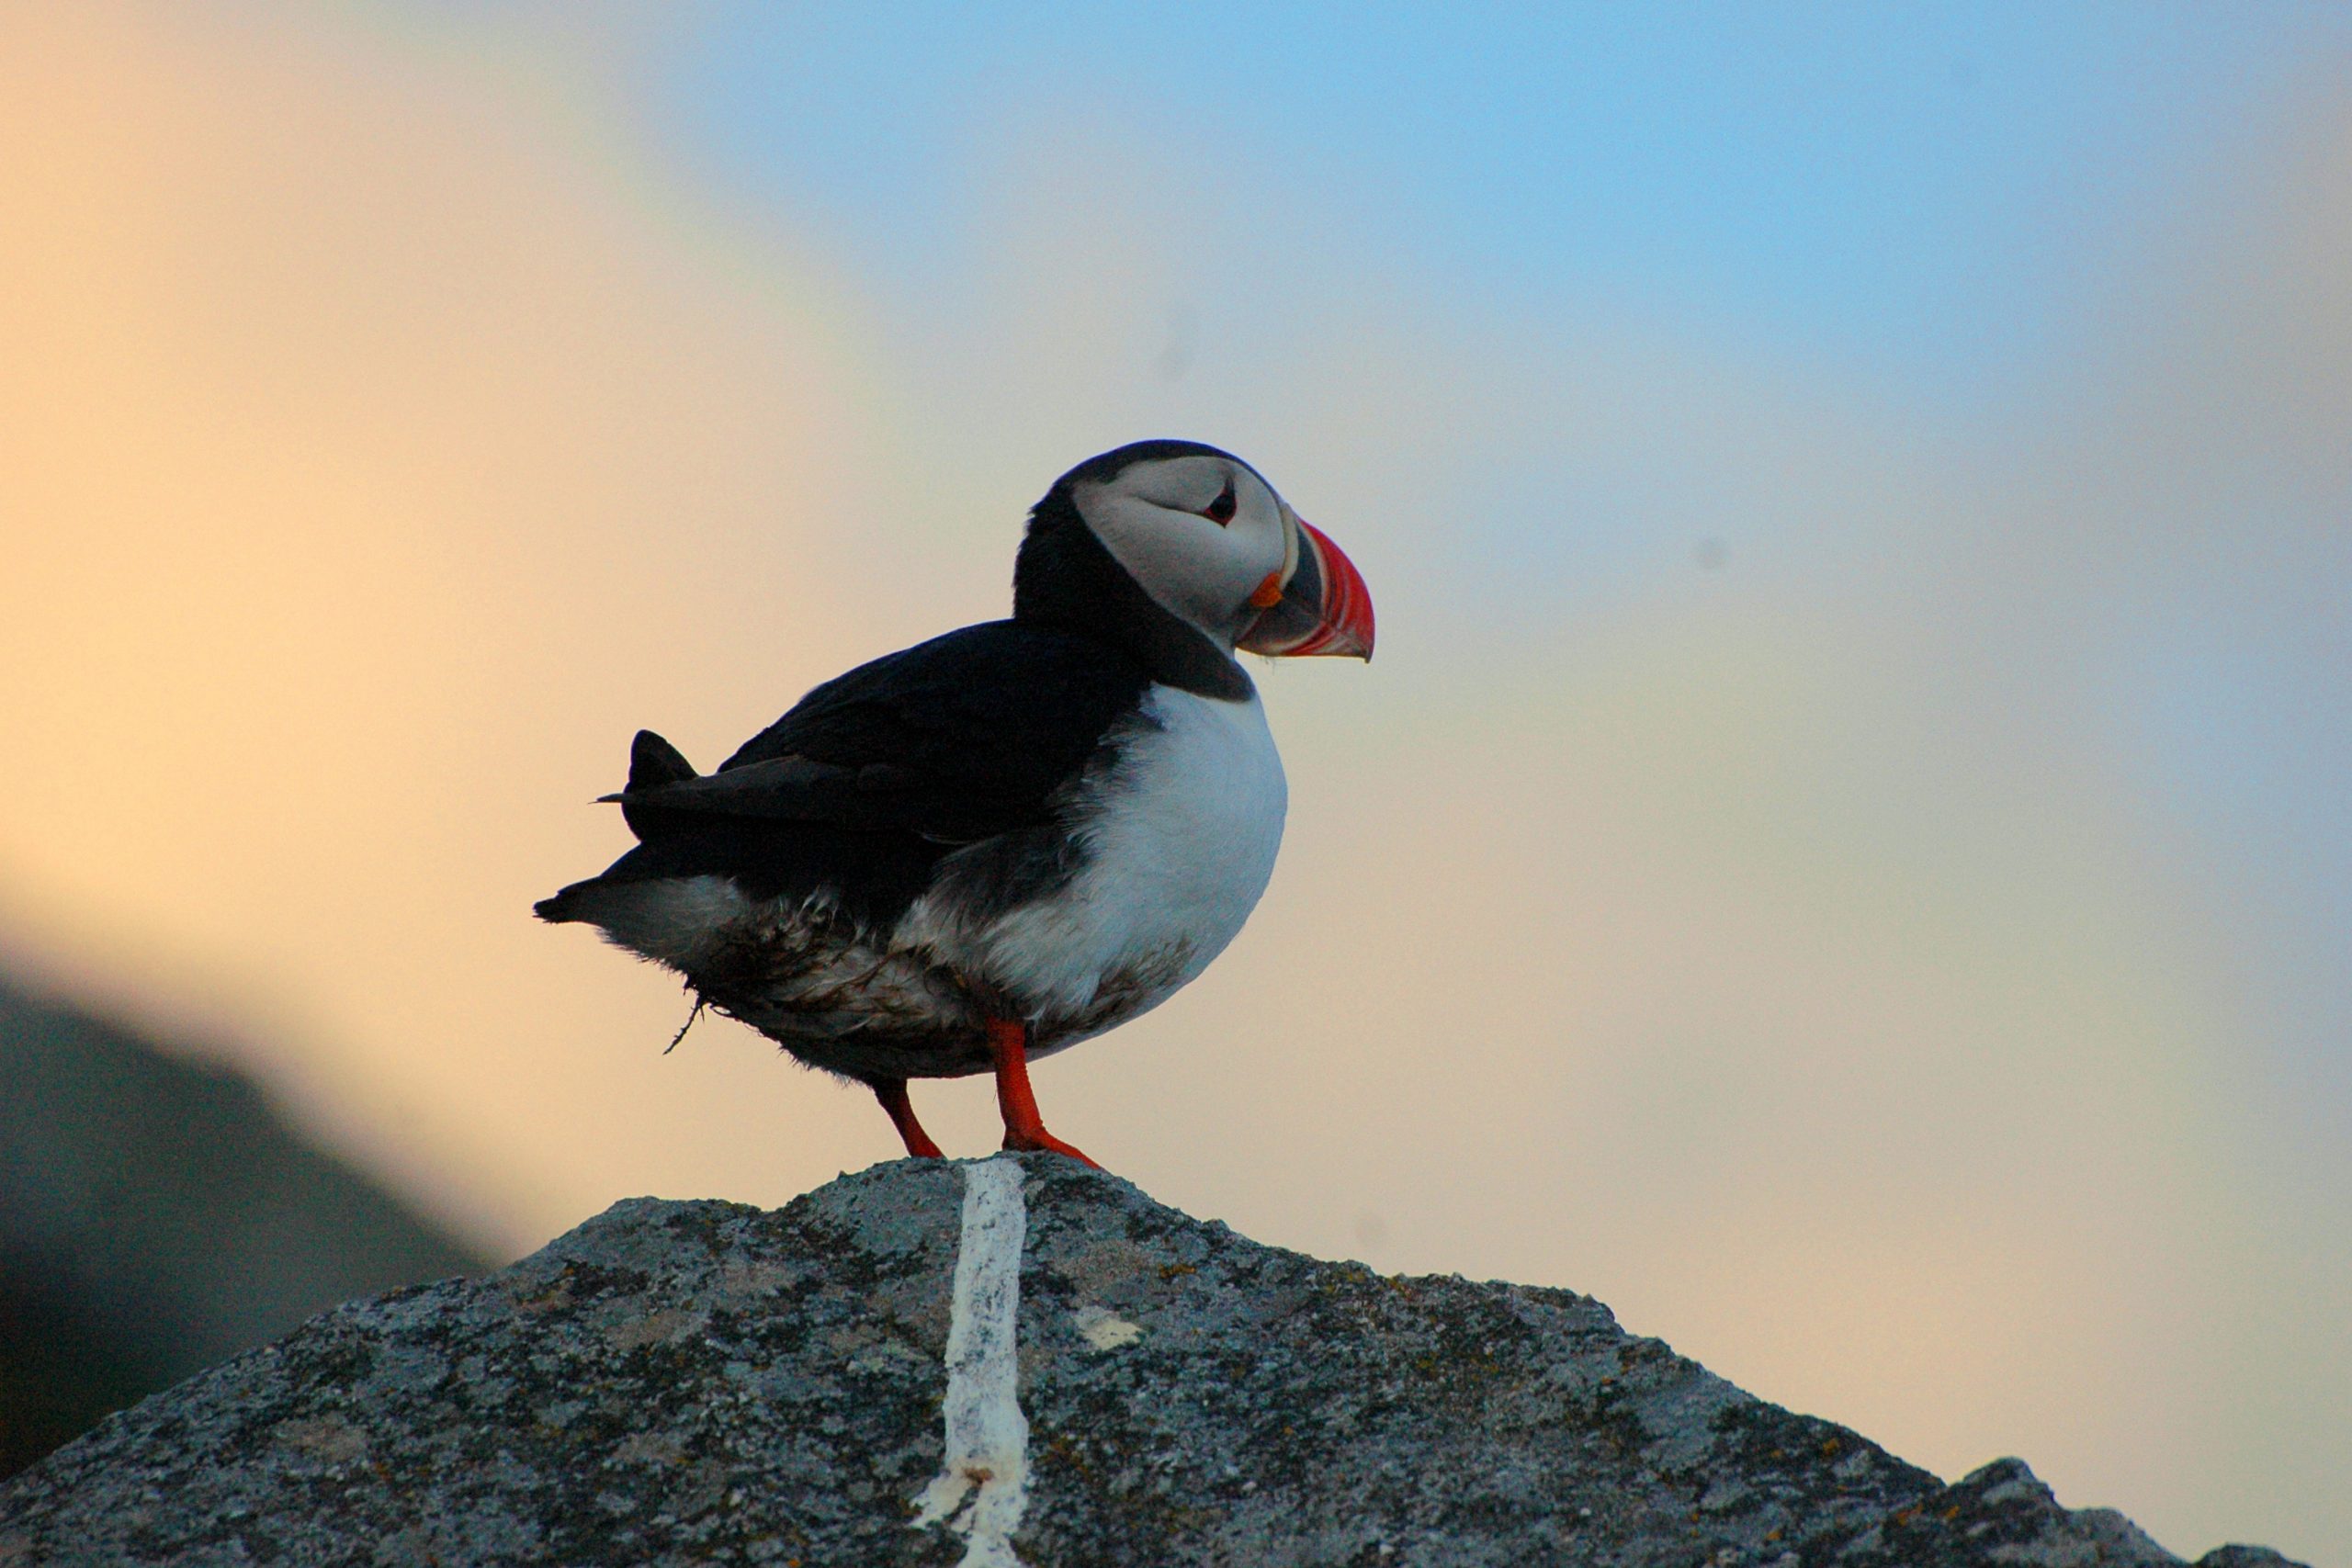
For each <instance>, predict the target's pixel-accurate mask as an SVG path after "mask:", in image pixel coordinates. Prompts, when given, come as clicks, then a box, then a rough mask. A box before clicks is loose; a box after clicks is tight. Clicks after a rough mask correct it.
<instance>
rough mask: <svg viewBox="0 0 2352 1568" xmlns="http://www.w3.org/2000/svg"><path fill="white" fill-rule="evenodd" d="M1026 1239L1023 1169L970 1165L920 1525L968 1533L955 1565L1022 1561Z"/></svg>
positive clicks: (1004, 1565)
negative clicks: (937, 1464)
mask: <svg viewBox="0 0 2352 1568" xmlns="http://www.w3.org/2000/svg"><path fill="white" fill-rule="evenodd" d="M1028 1236H1029V1210H1028V1207H1027V1205H1026V1204H1025V1203H1024V1202H1023V1200H1022V1196H1021V1166H1020V1164H1019V1162H1017V1161H1014V1160H1010V1159H1001V1158H1000V1159H990V1160H983V1161H981V1162H980V1163H979V1164H978V1165H969V1166H966V1167H965V1168H964V1236H963V1240H962V1242H961V1244H960V1245H959V1247H958V1248H957V1250H956V1295H955V1300H954V1303H953V1305H952V1307H951V1313H950V1316H949V1318H948V1320H947V1409H946V1416H947V1423H946V1425H947V1444H946V1446H947V1454H946V1461H945V1464H944V1468H943V1469H942V1470H941V1471H940V1472H939V1476H938V1478H937V1479H936V1480H934V1481H933V1482H932V1483H931V1484H930V1485H929V1486H926V1487H924V1488H923V1492H922V1497H921V1498H920V1499H918V1501H919V1502H920V1504H921V1507H920V1510H919V1511H918V1512H917V1513H916V1515H915V1520H914V1522H915V1526H916V1528H917V1529H922V1528H924V1527H927V1526H931V1525H938V1524H944V1525H945V1526H946V1527H947V1528H948V1529H952V1530H956V1531H958V1532H959V1533H961V1534H962V1535H963V1537H964V1538H965V1541H966V1543H967V1544H966V1546H965V1548H964V1556H963V1559H962V1561H961V1562H960V1563H959V1565H958V1568H1019V1565H1020V1562H1021V1559H1020V1558H1018V1557H1016V1556H1014V1555H1013V1553H1012V1532H1013V1531H1014V1530H1015V1529H1019V1528H1020V1526H1021V1513H1022V1510H1023V1508H1024V1507H1026V1506H1028V1502H1029V1421H1028V1418H1027V1417H1026V1416H1023V1415H1022V1414H1021V1396H1020V1393H1019V1391H1018V1390H1017V1389H1016V1387H1015V1385H1014V1379H1015V1377H1016V1375H1017V1374H1018V1371H1019V1359H1018V1357H1017V1355H1016V1353H1015V1350H1016V1347H1015V1340H1014V1337H1015V1334H1016V1333H1017V1323H1018V1319H1019V1317H1020V1315H1021V1251H1022V1247H1023V1245H1024V1244H1025V1243H1026V1242H1027V1240H1028ZM967 1499H968V1505H967Z"/></svg>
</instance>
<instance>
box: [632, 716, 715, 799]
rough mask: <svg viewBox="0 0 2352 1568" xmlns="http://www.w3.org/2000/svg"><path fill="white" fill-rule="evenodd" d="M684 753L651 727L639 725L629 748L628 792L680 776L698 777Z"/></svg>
mask: <svg viewBox="0 0 2352 1568" xmlns="http://www.w3.org/2000/svg"><path fill="white" fill-rule="evenodd" d="M698 776H699V775H698V774H696V773H695V765H694V764H693V763H692V762H689V761H686V758H685V753H684V752H682V751H680V750H678V749H677V748H676V747H675V746H673V745H671V744H670V743H669V742H668V741H667V740H664V739H662V738H661V737H660V736H658V735H656V734H654V733H653V731H651V730H650V729H640V730H639V731H638V732H637V739H635V740H633V741H631V742H629V748H628V793H629V794H631V795H639V794H642V793H643V792H644V791H646V790H650V789H660V788H661V787H662V785H663V784H676V783H678V782H679V781H680V780H681V779H691V778H695V777H698Z"/></svg>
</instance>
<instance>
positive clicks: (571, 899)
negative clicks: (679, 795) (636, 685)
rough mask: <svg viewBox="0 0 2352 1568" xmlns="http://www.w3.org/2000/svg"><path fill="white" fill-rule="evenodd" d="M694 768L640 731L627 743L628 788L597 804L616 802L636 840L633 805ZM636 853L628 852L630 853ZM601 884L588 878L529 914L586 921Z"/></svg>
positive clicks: (641, 829)
mask: <svg viewBox="0 0 2352 1568" xmlns="http://www.w3.org/2000/svg"><path fill="white" fill-rule="evenodd" d="M699 776H700V775H698V774H697V773H695V765H694V764H693V763H692V762H689V761H686V758H685V753H684V752H683V751H680V750H678V749H677V748H676V747H675V746H673V745H671V744H670V743H669V742H668V741H667V740H664V739H662V738H661V737H660V736H658V735H656V734H654V733H653V731H651V730H650V729H640V730H639V731H638V732H637V739H635V740H632V741H630V742H629V748H628V787H627V788H626V789H624V790H623V791H622V792H621V793H620V794H618V795H599V796H597V798H598V799H599V800H600V801H618V802H620V807H621V816H622V817H623V818H625V819H626V820H627V821H628V827H629V831H630V832H632V833H635V834H636V835H637V836H638V837H639V839H643V838H644V837H645V826H644V824H643V822H641V821H640V820H639V815H638V807H637V805H636V802H637V801H638V800H639V799H641V798H642V797H643V796H645V795H650V794H651V793H653V792H654V791H656V790H659V789H663V788H666V787H667V786H669V785H671V784H678V783H680V782H682V781H684V780H686V779H691V778H696V777H699ZM630 853H631V854H634V853H635V851H631V852H630ZM628 858H629V857H628V855H624V856H622V857H621V860H620V861H619V862H616V863H615V864H614V865H613V866H610V867H608V868H606V872H605V875H607V876H609V875H610V874H612V873H613V872H614V871H616V870H619V869H620V868H621V867H622V866H623V865H626V864H627V863H628ZM604 885H605V877H602V876H592V877H590V878H589V879H588V880H587V881H585V882H575V883H573V884H572V885H571V886H569V887H567V888H565V889H563V890H562V891H561V892H560V893H558V894H557V895H556V896H555V897H552V898H542V899H540V900H539V901H538V902H537V903H536V904H534V905H532V906H531V912H532V913H534V914H536V915H537V916H538V917H539V919H543V920H553V921H563V920H579V919H589V918H590V917H589V916H588V915H587V914H585V913H583V908H584V907H585V904H586V901H587V897H588V895H590V893H591V891H592V890H593V889H595V888H598V887H601V886H604Z"/></svg>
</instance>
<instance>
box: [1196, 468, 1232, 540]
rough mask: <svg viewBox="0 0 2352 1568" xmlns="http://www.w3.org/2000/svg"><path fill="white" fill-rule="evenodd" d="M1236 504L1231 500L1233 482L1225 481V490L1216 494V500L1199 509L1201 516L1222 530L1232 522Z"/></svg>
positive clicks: (1230, 480)
mask: <svg viewBox="0 0 2352 1568" xmlns="http://www.w3.org/2000/svg"><path fill="white" fill-rule="evenodd" d="M1236 504H1237V502H1235V501H1234V499H1233V480H1232V479H1227V480H1226V481H1225V488H1224V489H1223V490H1221V491H1217V492H1216V500H1215V501H1212V502H1209V503H1208V505H1206V506H1204V507H1203V508H1202V509H1201V515H1202V516H1204V517H1205V518H1207V519H1208V520H1209V521H1210V522H1212V523H1214V524H1216V525H1217V526H1218V527H1220V528H1222V527H1224V526H1225V525H1227V523H1230V522H1232V521H1233V509H1234V507H1235V505H1236Z"/></svg>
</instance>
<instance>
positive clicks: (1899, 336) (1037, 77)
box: [641, 5, 2352, 388]
mask: <svg viewBox="0 0 2352 1568" xmlns="http://www.w3.org/2000/svg"><path fill="white" fill-rule="evenodd" d="M2347 44H2352V13H2347V12H2346V11H2343V10H2342V9H2340V8H2331V7H2325V6H2260V5H2211V6H2127V5H2113V6H2079V5H2078V6H2044V5H2005V6H1989V5H1973V6H1920V5H1913V6H1860V5H1856V6H1642V7H1632V6H1526V7H1483V8H1468V7H1429V8H1422V9H1419V10H1416V9H1413V8H1407V7H1394V6H1387V7H1346V8H1341V7H1328V8H1301V7H1289V8H1276V9H1272V10H1269V9H1266V8H1261V7H1258V6H1220V5H1208V6H1155V7H1142V6H1123V7H1097V6H1023V7H1017V8H1008V7H980V6H923V7H840V8H833V9H831V10H827V11H823V12H821V13H820V12H818V11H815V10H813V9H811V8H804V7H795V8H784V7H776V8H730V9H727V10H723V11H719V12H716V13H713V14H711V15H710V16H709V17H708V18H707V20H706V22H705V24H704V25H703V26H701V27H700V28H696V29H694V30H693V31H692V32H690V33H682V34H681V35H679V36H678V37H676V38H674V39H671V40H669V41H668V43H667V44H666V46H665V47H663V48H662V49H660V50H658V51H655V52H654V53H653V54H652V55H651V56H650V58H649V59H648V60H647V62H645V65H644V68H643V77H642V81H641V91H642V92H643V93H644V94H645V101H646V108H647V113H648V117H649V123H650V126H651V127H652V130H653V134H654V135H655V136H656V137H657V138H658V139H659V140H660V141H661V142H662V144H663V146H664V149H665V151H666V152H669V153H670V155H671V156H673V158H675V159H676V160H678V161H679V164H681V166H682V168H683V169H684V171H685V172H687V173H689V174H690V175H694V176H698V177H699V178H701V179H703V180H706V181H707V182H708V183H709V185H710V186H711V188H712V189H713V191H714V193H716V194H718V196H719V197H720V199H722V200H729V199H731V200H743V201H751V202H773V203H775V204H778V206H780V207H781V208H782V209H786V211H788V212H789V214H790V216H791V217H792V219H793V220H795V221H796V222H800V223H813V224H816V225H818V226H819V227H820V228H821V229H823V230H827V231H831V234H832V235H833V236H834V237H836V238H837V240H838V242H839V243H842V244H843V245H844V246H846V247H847V248H848V250H849V251H850V252H851V254H854V255H855V256H857V257H858V258H859V259H860V261H861V262H862V263H863V264H864V265H865V268H866V276H867V277H868V279H869V281H873V282H877V283H880V284H882V285H884V286H885V287H888V286H890V285H892V284H896V285H897V286H899V287H900V288H912V289H918V290H919V289H921V288H924V287H926V286H927V285H929V284H930V283H932V282H933V281H935V279H936V277H937V276H938V275H939V274H941V273H944V272H947V271H951V270H953V269H952V266H950V265H944V264H943V263H942V261H941V259H940V252H941V251H942V250H943V249H944V250H945V251H946V252H949V253H951V254H952V253H953V252H954V251H955V249H956V247H957V246H958V245H959V244H965V243H969V241H970V239H971V230H972V227H973V223H974V219H975V209H976V206H977V204H978V202H980V201H981V200H982V199H984V197H983V195H982V193H985V192H986V191H988V190H989V188H990V187H991V185H992V183H993V182H992V180H991V178H990V175H991V174H992V173H993V169H992V166H991V165H992V161H994V160H996V159H999V158H1001V157H1002V156H1003V154H1004V148H1005V141H1006V139H1007V137H1008V135H1009V134H1010V133H1011V132H1012V130H1014V128H1024V129H1026V128H1034V127H1036V126H1038V125H1041V124H1044V125H1050V124H1052V123H1053V122H1055V121H1056V120H1057V119H1061V118H1067V120H1068V123H1069V125H1070V126H1071V127H1072V128H1073V132H1074V133H1077V134H1084V133H1085V132H1086V130H1087V129H1088V128H1089V127H1090V126H1091V125H1092V124H1094V123H1096V122H1097V120H1098V118H1100V119H1101V121H1103V122H1105V123H1111V124H1115V125H1118V126H1120V127H1121V128H1122V129H1123V130H1125V131H1126V132H1128V133H1130V134H1131V135H1132V136H1133V137H1134V138H1135V140H1136V141H1137V142H1139V143H1144V144H1148V145H1149V146H1151V147H1152V148H1153V149H1154V150H1155V152H1156V153H1157V154H1158V155H1159V156H1160V157H1163V158H1165V159H1166V160H1167V161H1168V163H1169V164H1172V165H1180V166H1181V165H1190V166H1198V167H1205V168H1211V169H1216V170H1219V171H1222V172H1224V173H1225V174H1226V175H1228V176H1231V175H1238V176H1239V177H1240V178H1241V179H1242V180H1243V181H1245V182H1252V181H1253V177H1254V183H1256V184H1257V185H1258V186H1260V188H1261V190H1263V191H1264V192H1265V193H1266V194H1267V196H1268V197H1269V199H1279V196H1280V193H1281V192H1283V191H1295V190H1297V189H1299V188H1301V187H1305V188H1307V189H1312V190H1314V191H1315V192H1316V193H1317V197H1318V199H1319V200H1320V201H1322V202H1323V203H1324V204H1325V205H1326V206H1327V207H1328V208H1329V209H1334V210H1337V211H1340V212H1341V213H1344V214H1345V219H1344V222H1345V224H1346V226H1347V228H1348V229H1350V230H1351V231H1352V232H1351V235H1350V238H1351V239H1352V240H1353V241H1354V242H1355V243H1360V244H1362V245H1363V246H1365V247H1368V248H1370V249H1371V250H1373V251H1375V252H1377V253H1380V254H1382V255H1383V256H1384V258H1385V259H1387V260H1390V261H1392V262H1394V261H1399V260H1401V261H1403V262H1405V263H1406V264H1408V265H1415V266H1418V267H1419V268H1420V269H1422V270H1423V271H1425V272H1426V273H1427V274H1428V275H1430V276H1432V277H1441V278H1442V279H1444V280H1445V282H1446V283H1447V284H1449V285H1451V286H1452V287H1454V288H1468V289H1477V290H1500V291H1506V292H1510V293H1516V294H1519V295H1522V296H1531V297H1540V296H1542V295H1543V294H1544V292H1546V291H1549V290H1557V289H1561V288H1577V289H1589V288H1602V289H1605V290H1611V291H1616V292H1620V293H1622V294H1623V295H1625V296H1627V297H1629V298H1632V299H1649V300H1654V301H1657V302H1660V303H1663V304H1666V305H1668V306H1669V307H1671V308H1679V309H1683V310H1706V311H1710V312H1713V313H1715V314H1717V315H1719V316H1721V317H1723V318H1724V319H1728V320H1736V321H1741V322H1744V323H1746V325H1747V328H1748V330H1751V331H1761V332H1769V333H1781V334H1783V335H1784V337H1785V338H1786V339H1787V340H1789V341H1790V342H1792V343H1801V344H1806V345H1809V346H1810V347H1811V348H1812V349H1814V350H1815V351H1826V352H1828V353H1831V354H1836V355H1844V356H1849V357H1851V358H1853V359H1856V360H1860V361H1861V362H1864V363H1866V364H1869V363H1878V364H1883V365H1884V366H1885V367H1887V368H1888V369H1889V370H1890V371H1892V372H1894V373H1895V374H1897V375H1899V376H1902V377H1904V378H1918V379H1919V380H1921V381H1924V382H1928V383H1931V384H1937V385H1941V386H1946V387H1958V388H1981V387H1982V386H1983V384H1984V383H1985V381H1986V380H1988V379H1989V380H1990V381H1991V382H1993V383H1994V384H1995V386H1996V387H1998V386H2000V385H2001V384H2003V383H2005V382H2008V381H2011V380H2013V378H2014V372H2015V369H2016V365H2017V361H2018V359H2019V358H2020V357H2022V356H2029V355H2033V354H2035V353H2036V352H2037V351H2040V350H2043V349H2046V348H2047V347H2048V346H2049V344H2050V343H2051V341H2052V338H2053V337H2055V338H2058V339H2061V340H2063V338H2064V333H2065V320H2064V317H2065V314H2066V311H2067V309H2068V306H2069V304H2070V302H2071V301H2072V299H2073V297H2074V295H2075V291H2076V289H2078V288H2081V287H2083V281H2084V280H2083V279H2082V278H2081V277H2080V272H2081V270H2082V269H2081V262H2082V259H2083V258H2082V255H2081V252H2082V250H2083V248H2084V247H2086V246H2090V247H2094V248H2096V247H2098V246H2100V245H2104V244H2108V243H2113V239H2112V236H2111V233H2110V230H2111V228H2112V227H2113V226H2116V225H2121V226H2123V227H2126V228H2128V227H2129V226H2130V225H2131V223H2133V222H2134V221H2135V220H2138V219H2139V218H2140V217H2142V216H2143V213H2142V207H2143V203H2145V202H2146V201H2147V200H2148V199H2149V198H2150V197H2151V196H2152V195H2153V194H2154V193H2158V192H2161V191H2162V190H2164V189H2165V187H2166V186H2168V185H2170V184H2172V183H2173V182H2175V181H2177V180H2178V179H2180V178H2181V177H2182V176H2184V175H2188V174H2190V173H2192V172H2193V171H2195V170H2196V169H2197V168H2198V167H2199V164H2200V163H2201V162H2203V161H2207V160H2211V159H2212V158H2213V157H2214V156H2215V154H2216V153H2217V152H2220V151H2222V150H2223V149H2226V148H2227V147H2228V145H2229V144H2230V142H2231V141H2232V140H2233V138H2236V137H2239V136H2243V135H2245V134H2246V133H2247V130H2248V128H2249V127H2250V126H2254V125H2258V124H2260V123H2261V121H2262V118H2263V116H2262V110H2263V108H2264V107H2265V106H2266V104H2267V103H2268V102H2270V101H2273V100H2275V99H2276V98H2277V96H2278V95H2280V94H2281V93H2282V92H2283V91H2286V90H2289V89H2290V88H2291V87H2292V86H2294V85H2295V84H2296V80H2297V78H2299V77H2303V76H2307V75H2309V74H2310V73H2312V72H2314V71H2315V70H2316V69H2318V67H2319V65H2320V64H2321V63H2322V62H2324V61H2325V60H2326V59H2327V57H2328V55H2329V54H2330V53H2331V52H2333V53H2335V55H2336V56H2337V63H2338V64H2340V63H2341V52H2342V51H2344V50H2345V49H2346V46H2347ZM1270 216H1278V215H1270ZM1228 238H1230V236H1221V235H1219V234H1216V233H1203V234H1201V235H1199V236H1198V239H1199V243H1201V244H1203V245H1204V246H1215V245H1217V244H1219V243H1224V242H1225V241H1226V240H1227V239H1228ZM2005 372H2007V373H2008V374H2005Z"/></svg>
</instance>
